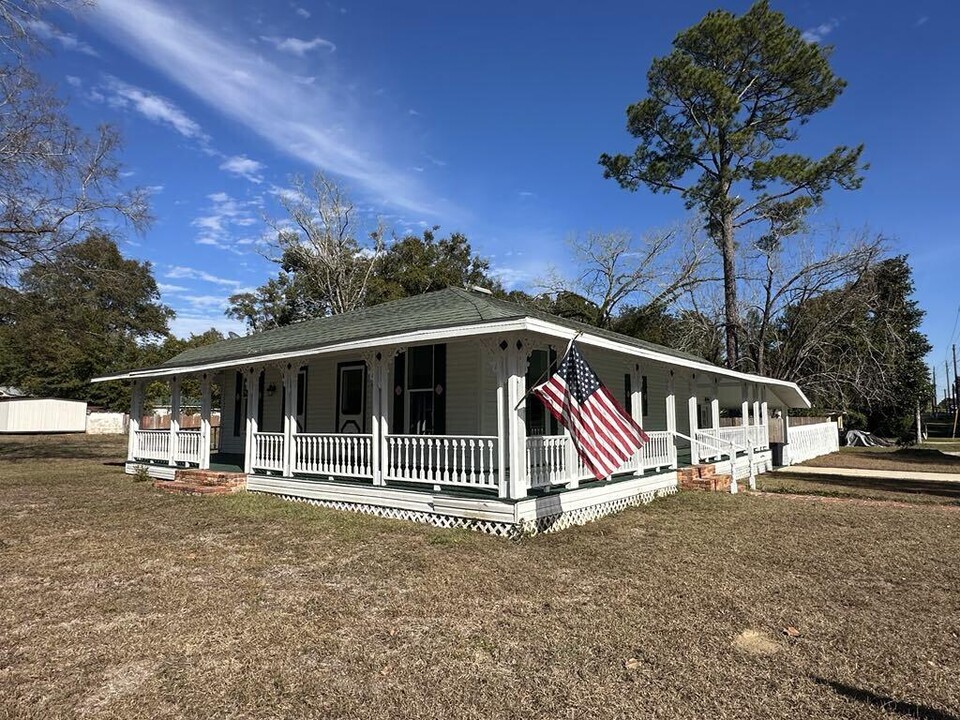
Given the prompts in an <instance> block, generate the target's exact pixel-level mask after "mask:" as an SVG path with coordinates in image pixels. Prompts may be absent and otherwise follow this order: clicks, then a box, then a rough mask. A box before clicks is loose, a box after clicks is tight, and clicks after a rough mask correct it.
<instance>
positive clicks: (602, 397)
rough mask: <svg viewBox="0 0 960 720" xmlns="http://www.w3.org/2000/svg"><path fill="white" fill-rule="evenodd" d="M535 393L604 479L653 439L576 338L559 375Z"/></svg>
mask: <svg viewBox="0 0 960 720" xmlns="http://www.w3.org/2000/svg"><path fill="white" fill-rule="evenodd" d="M530 392H532V393H533V394H534V395H536V396H537V397H538V398H540V399H541V400H542V401H543V404H544V405H545V406H546V408H547V410H549V411H550V412H551V414H552V415H553V416H554V417H555V418H557V420H558V421H559V422H561V423H562V424H563V426H564V427H566V428H567V430H569V431H570V437H571V438H572V439H573V444H574V446H575V447H576V448H577V452H578V453H580V457H581V458H582V459H583V462H584V464H586V466H587V467H588V468H590V472H592V473H593V474H594V476H595V477H596V478H597V479H598V480H602V479H603V478H606V477H609V476H610V475H612V474H613V473H614V472H616V471H617V470H618V469H620V467H621V466H622V465H623V464H624V463H625V462H626V461H627V460H629V459H630V458H631V457H633V455H634V453H636V452H637V450H639V449H640V448H641V447H643V445H644V443H646V442H647V441H648V440H649V439H650V438H649V437H648V436H647V434H646V433H645V432H644V431H643V428H641V427H640V426H639V425H638V424H637V423H636V421H634V419H633V418H631V417H630V415H629V414H628V413H627V411H626V410H624V409H623V406H622V405H621V404H620V403H619V402H617V400H616V398H614V396H613V395H612V394H611V393H610V391H609V390H607V388H606V387H605V386H604V385H603V383H601V382H600V378H598V377H597V374H596V373H595V372H594V371H593V369H592V368H591V367H590V366H589V365H588V364H587V361H586V360H585V359H584V357H583V355H581V354H580V350H579V348H577V344H576V343H575V342H571V343H570V347H569V348H568V349H567V354H566V355H564V356H563V359H562V360H561V361H560V365H559V366H558V367H557V371H556V372H555V373H554V374H553V376H552V377H551V378H550V379H549V380H547V381H546V382H545V383H543V384H542V385H537V386H536V387H535V388H533V389H532V390H531V391H530Z"/></svg>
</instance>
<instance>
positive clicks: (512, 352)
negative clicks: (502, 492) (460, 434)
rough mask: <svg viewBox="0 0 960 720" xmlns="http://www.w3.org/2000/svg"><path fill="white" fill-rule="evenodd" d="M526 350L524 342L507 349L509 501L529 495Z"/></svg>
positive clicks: (514, 343) (518, 341) (516, 341)
mask: <svg viewBox="0 0 960 720" xmlns="http://www.w3.org/2000/svg"><path fill="white" fill-rule="evenodd" d="M526 364H527V362H526V348H525V347H524V345H523V342H522V341H521V340H515V341H513V342H512V343H511V344H510V346H509V347H508V349H507V433H508V435H509V438H510V475H509V486H510V497H511V498H514V499H516V498H522V497H526V495H527V423H526V413H527V403H526V399H525V398H524V393H525V392H526V388H525V385H526V382H525V380H526Z"/></svg>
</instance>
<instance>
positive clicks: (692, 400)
mask: <svg viewBox="0 0 960 720" xmlns="http://www.w3.org/2000/svg"><path fill="white" fill-rule="evenodd" d="M687 417H688V419H689V421H690V438H691V440H690V464H691V465H699V464H700V444H699V443H698V442H697V430H698V425H699V418H698V417H697V376H696V374H693V375H691V376H690V392H689V395H688V396H687Z"/></svg>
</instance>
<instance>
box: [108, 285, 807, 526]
mask: <svg viewBox="0 0 960 720" xmlns="http://www.w3.org/2000/svg"><path fill="white" fill-rule="evenodd" d="M574 337H577V344H578V347H579V348H580V350H581V352H582V353H583V354H584V356H585V357H586V359H587V361H588V362H589V363H590V365H591V366H592V367H593V369H594V370H595V371H596V373H597V374H598V375H599V377H600V379H601V381H602V382H603V383H604V384H605V385H606V386H607V387H608V388H609V389H610V390H611V391H612V392H613V393H614V394H615V395H616V396H617V397H618V398H620V399H622V403H623V405H624V407H625V408H626V409H627V411H628V412H629V413H630V414H631V415H632V417H633V418H634V419H635V420H636V421H637V422H638V423H639V424H640V425H641V426H642V427H643V428H644V429H645V430H646V432H647V433H648V435H649V436H650V440H649V442H648V443H647V444H646V445H645V446H644V447H643V448H642V449H641V450H640V451H639V452H637V453H636V454H635V455H634V456H633V457H632V458H630V460H628V461H627V462H626V463H625V464H624V465H623V466H622V467H621V468H620V469H619V470H618V471H617V472H615V473H613V474H612V475H611V476H610V477H607V478H604V479H603V480H596V479H595V478H593V477H592V475H591V474H590V472H589V471H588V470H587V469H586V468H585V467H584V466H583V464H582V463H581V462H580V460H579V458H578V457H577V455H576V452H575V450H574V448H573V445H572V443H571V442H570V439H569V436H568V435H567V434H566V433H565V431H564V428H563V427H562V426H558V424H557V422H556V420H554V419H553V418H552V417H551V416H550V414H549V413H547V412H546V410H545V408H544V406H543V405H542V404H541V403H540V402H539V400H537V399H536V398H535V397H533V396H527V394H526V392H527V390H528V389H529V388H530V387H532V386H533V385H535V384H537V383H539V382H541V381H542V380H543V379H545V378H546V377H547V375H548V374H549V372H550V369H551V368H552V367H554V366H555V364H556V362H557V359H558V357H559V356H562V354H563V352H564V350H565V349H566V347H567V344H568V342H569V341H570V340H571V339H572V338H574ZM187 378H197V379H199V380H200V385H201V392H202V403H201V427H200V428H199V429H198V430H183V429H181V428H180V427H179V424H178V423H177V421H176V418H177V417H178V415H179V413H178V412H177V409H178V404H179V397H180V390H179V388H180V384H181V383H182V382H183V381H184V380H185V379H187ZM119 379H126V380H130V381H132V382H133V389H134V392H133V403H132V405H133V406H132V408H131V411H130V416H131V418H134V419H135V418H138V417H140V408H141V405H142V402H143V389H144V387H145V385H146V384H147V383H149V382H153V381H157V380H166V381H168V382H169V383H170V387H171V396H172V398H173V400H172V404H173V418H174V420H173V422H171V426H170V429H169V430H141V429H140V428H139V427H137V423H136V421H135V420H134V421H133V422H131V428H130V437H129V447H128V455H127V465H126V467H127V470H128V472H131V473H132V472H135V471H136V468H141V467H142V468H145V469H146V471H147V472H148V473H149V474H150V475H152V476H153V477H155V478H160V479H165V478H170V479H172V478H173V476H174V474H175V472H176V471H177V469H178V468H183V467H197V468H201V469H203V468H210V467H211V466H212V467H214V468H220V469H223V468H230V467H233V468H234V469H235V470H237V471H240V472H242V473H244V474H245V478H246V487H247V490H249V491H254V492H262V493H272V494H275V495H279V496H282V497H286V498H291V499H298V500H303V501H309V502H313V503H316V504H320V505H325V506H329V507H335V508H341V509H352V510H356V511H360V512H367V513H374V514H377V515H381V516H387V517H397V518H408V519H414V520H420V521H425V522H431V523H434V524H436V525H439V526H444V527H454V526H456V527H472V528H476V529H481V530H486V531H489V532H494V533H497V534H513V533H516V532H518V531H520V530H530V529H539V530H544V529H558V528H560V527H565V526H567V525H570V524H574V523H579V522H584V521H587V520H590V519H593V518H595V517H599V516H601V515H604V514H607V513H609V512H613V511H616V510H618V509H621V508H623V507H626V506H628V505H631V504H637V503H641V502H647V501H649V500H651V499H652V498H654V497H656V496H659V495H665V494H669V493H673V492H676V491H677V489H678V482H679V480H678V478H681V477H683V476H684V472H687V476H688V477H689V476H690V475H693V476H697V474H698V472H697V470H696V468H697V467H698V466H700V465H702V464H704V463H705V462H706V461H709V462H710V463H711V464H712V465H714V467H713V468H711V470H712V472H714V473H722V474H725V475H726V477H727V478H728V480H727V486H729V487H730V488H731V490H732V491H734V492H736V490H737V487H738V484H742V483H745V482H750V481H752V478H753V477H754V475H755V473H757V472H762V471H764V470H767V469H769V468H770V467H771V452H770V448H769V442H768V432H767V424H768V415H769V412H770V410H771V409H772V408H778V409H782V410H786V409H788V408H806V407H809V405H810V403H809V402H808V400H807V398H806V397H805V396H804V394H803V392H801V390H800V388H798V387H797V386H796V385H795V384H794V383H791V382H786V381H783V380H778V379H774V378H766V377H758V376H756V375H749V374H745V373H741V372H736V371H732V370H728V369H725V368H722V367H717V366H715V365H712V364H710V363H708V362H706V361H704V360H702V359H700V358H697V357H695V356H692V355H689V354H687V353H684V352H679V351H677V350H672V349H670V348H666V347H661V346H659V345H654V344H651V343H648V342H644V341H643V340H638V339H636V338H633V337H628V336H624V335H620V334H617V333H613V332H609V331H606V330H600V329H597V328H594V327H591V326H588V325H584V324H582V323H578V322H575V321H572V320H568V319H565V318H560V317H556V316H554V315H550V314H548V313H544V312H539V311H536V310H532V309H529V308H526V307H522V306H520V305H518V304H515V303H512V302H508V301H505V300H502V299H498V298H496V297H493V296H492V295H491V294H490V293H489V292H487V291H484V290H479V289H475V288H474V289H461V288H448V289H446V290H441V291H437V292H431V293H427V294H424V295H419V296H416V297H410V298H405V299H402V300H397V301H394V302H388V303H384V304H382V305H377V306H375V307H369V308H363V309H361V310H356V311H354V312H349V313H345V314H342V315H335V316H332V317H323V318H317V319H314V320H308V321H305V322H301V323H298V324H295V325H290V326H286V327H282V328H277V329H274V330H269V331H265V332H261V333H257V334H253V335H249V336H246V337H240V338H232V339H228V340H224V341H222V342H218V343H214V344H212V345H206V346H203V347H199V348H193V349H190V350H187V351H185V352H183V353H181V354H180V355H178V356H176V357H174V358H173V359H171V360H169V361H167V362H166V363H164V364H163V365H160V366H158V367H152V368H146V369H141V370H132V371H130V372H125V373H120V374H117V375H111V376H109V377H103V378H98V381H106V380H119ZM211 383H219V385H220V388H221V393H222V395H221V396H222V398H223V407H222V415H221V439H220V448H219V452H218V453H216V454H213V455H211V452H210V423H209V417H210V396H211V395H210V387H211ZM721 408H735V409H736V414H738V415H739V418H740V419H739V424H738V425H736V426H733V427H721V422H720V417H721ZM784 414H786V413H784ZM788 442H789V441H788ZM825 451H826V450H825ZM691 468H693V470H691Z"/></svg>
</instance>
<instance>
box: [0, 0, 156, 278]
mask: <svg viewBox="0 0 960 720" xmlns="http://www.w3.org/2000/svg"><path fill="white" fill-rule="evenodd" d="M82 4H83V3H82V2H75V3H69V2H62V3H58V2H54V1H52V0H51V1H50V2H44V1H42V0H27V1H26V2H24V3H13V2H9V1H8V0H0V57H2V61H3V64H2V65H0V281H2V280H7V281H10V280H12V279H14V278H15V276H16V275H17V273H18V272H19V271H20V270H21V269H23V268H24V267H26V266H29V265H30V264H32V263H34V262H36V261H38V260H44V259H49V258H50V257H51V256H52V254H53V253H54V252H55V251H56V250H58V249H59V248H61V247H63V246H64V245H67V244H70V243H72V242H75V241H77V240H79V239H81V238H84V237H87V236H88V235H90V234H91V233H93V232H95V231H97V232H104V231H107V230H109V222H110V221H113V220H116V219H118V218H119V219H122V220H124V221H127V222H128V223H130V224H131V225H132V226H133V227H134V228H135V229H136V230H138V231H140V230H143V229H144V228H145V227H146V226H147V225H148V224H149V222H150V219H151V218H150V214H149V209H148V204H147V194H146V192H145V191H144V190H142V189H133V190H129V191H125V190H123V189H122V188H121V183H120V163H119V161H118V159H117V155H118V153H119V150H120V136H119V134H118V133H117V131H116V130H114V129H113V128H111V127H109V126H101V127H100V128H99V129H98V130H97V132H96V133H95V134H93V135H88V134H86V133H84V132H83V131H81V130H80V129H79V128H77V127H76V126H74V125H73V124H72V123H71V122H70V121H69V119H68V118H67V115H66V109H65V106H64V103H63V101H62V100H60V99H58V98H57V97H56V95H55V94H54V92H53V90H52V89H51V88H50V87H49V86H47V85H46V84H45V83H44V82H43V81H42V80H41V79H40V78H39V77H38V76H37V75H36V74H35V73H33V72H32V71H31V70H30V69H29V68H28V67H27V66H26V65H25V64H24V60H25V57H26V55H27V54H29V52H30V51H32V49H33V48H35V47H36V46H37V37H36V34H35V32H34V31H35V28H36V27H37V26H36V23H37V22H39V21H38V15H37V13H39V12H40V11H41V10H43V9H45V8H48V7H52V6H58V7H67V6H79V5H82Z"/></svg>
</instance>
